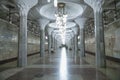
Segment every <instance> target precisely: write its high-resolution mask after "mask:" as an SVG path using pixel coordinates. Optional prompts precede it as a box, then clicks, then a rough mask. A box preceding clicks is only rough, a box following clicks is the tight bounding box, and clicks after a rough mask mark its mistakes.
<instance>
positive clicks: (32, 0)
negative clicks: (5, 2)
mask: <svg viewBox="0 0 120 80" xmlns="http://www.w3.org/2000/svg"><path fill="white" fill-rule="evenodd" d="M14 2H15V3H16V4H17V6H18V8H19V9H20V14H22V15H27V13H28V11H29V10H30V9H31V8H32V7H33V6H34V5H36V4H37V3H38V0H14Z"/></svg>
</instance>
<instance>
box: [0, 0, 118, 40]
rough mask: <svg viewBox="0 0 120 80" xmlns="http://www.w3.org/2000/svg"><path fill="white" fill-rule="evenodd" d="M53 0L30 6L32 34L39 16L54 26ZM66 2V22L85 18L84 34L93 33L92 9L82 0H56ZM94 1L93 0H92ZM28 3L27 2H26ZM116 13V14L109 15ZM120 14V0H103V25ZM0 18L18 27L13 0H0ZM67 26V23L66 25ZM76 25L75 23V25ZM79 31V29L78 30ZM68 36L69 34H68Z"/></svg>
mask: <svg viewBox="0 0 120 80" xmlns="http://www.w3.org/2000/svg"><path fill="white" fill-rule="evenodd" d="M53 1H54V0H51V2H50V3H48V2H47V0H38V3H37V4H36V5H35V6H34V7H32V8H31V9H30V11H29V13H28V30H29V31H31V32H32V33H33V34H35V35H38V36H39V34H40V31H39V27H40V26H39V25H38V22H37V20H38V19H40V18H41V17H43V18H46V19H48V20H49V21H50V23H49V24H48V25H47V26H49V27H51V28H52V27H55V16H54V13H55V8H54V6H53ZM58 1H59V2H64V3H65V4H66V7H67V8H66V12H67V14H68V18H67V19H68V21H69V22H68V23H71V24H72V23H74V24H76V23H75V21H74V20H75V19H76V18H77V17H85V18H87V21H86V25H85V30H86V32H85V34H86V35H88V36H93V35H94V16H93V10H92V8H91V7H90V6H88V5H87V4H86V3H85V2H84V0H58ZM93 1H94V0H93ZM28 2H29V1H28ZM28 4H29V3H28ZM114 14H116V16H111V15H114ZM119 15H120V0H105V3H104V5H103V19H104V25H107V24H109V23H110V22H112V21H113V20H114V18H116V19H118V18H120V17H119ZM0 18H2V19H5V20H7V21H9V22H11V23H13V24H16V25H17V26H18V27H19V9H18V7H17V4H16V3H15V1H14V0H0ZM68 26H69V25H68ZM75 26H76V25H75ZM78 32H79V31H78ZM68 38H69V35H68Z"/></svg>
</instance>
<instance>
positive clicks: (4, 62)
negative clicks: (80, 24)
mask: <svg viewBox="0 0 120 80" xmlns="http://www.w3.org/2000/svg"><path fill="white" fill-rule="evenodd" d="M39 53H40V52H36V53H31V54H28V55H27V56H28V57H29V56H33V55H36V54H39ZM15 60H17V57H14V58H10V59H5V60H1V61H0V65H2V64H6V63H9V62H12V61H15Z"/></svg>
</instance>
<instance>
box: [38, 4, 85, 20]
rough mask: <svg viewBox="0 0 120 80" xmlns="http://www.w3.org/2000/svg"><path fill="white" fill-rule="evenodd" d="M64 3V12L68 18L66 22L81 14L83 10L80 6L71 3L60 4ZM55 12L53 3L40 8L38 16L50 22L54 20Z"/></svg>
mask: <svg viewBox="0 0 120 80" xmlns="http://www.w3.org/2000/svg"><path fill="white" fill-rule="evenodd" d="M62 3H65V12H66V13H67V15H68V17H67V20H72V19H75V18H76V17H78V16H79V15H81V14H82V13H83V8H82V6H81V5H79V4H76V3H72V2H62ZM55 12H56V8H55V7H54V4H53V3H50V4H46V5H44V6H42V7H41V9H40V14H41V15H42V16H43V17H45V18H47V19H50V20H55V19H56V17H55Z"/></svg>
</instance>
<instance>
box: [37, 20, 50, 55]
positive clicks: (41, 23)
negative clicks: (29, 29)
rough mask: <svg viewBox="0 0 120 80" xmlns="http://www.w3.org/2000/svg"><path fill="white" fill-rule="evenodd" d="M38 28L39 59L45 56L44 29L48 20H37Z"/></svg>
mask: <svg viewBox="0 0 120 80" xmlns="http://www.w3.org/2000/svg"><path fill="white" fill-rule="evenodd" d="M38 22H39V26H40V57H44V56H45V27H46V25H47V24H48V23H49V20H47V19H45V18H40V19H39V20H38Z"/></svg>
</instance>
